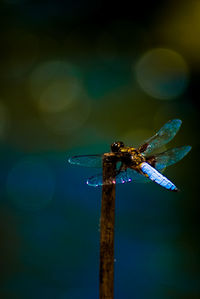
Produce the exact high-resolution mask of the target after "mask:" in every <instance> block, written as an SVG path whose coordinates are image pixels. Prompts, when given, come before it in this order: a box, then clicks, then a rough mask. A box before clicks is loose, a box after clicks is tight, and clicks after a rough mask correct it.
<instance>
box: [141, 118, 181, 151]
mask: <svg viewBox="0 0 200 299" xmlns="http://www.w3.org/2000/svg"><path fill="white" fill-rule="evenodd" d="M181 123H182V121H181V120H180V119H173V120H170V121H168V122H167V123H166V124H165V125H164V126H163V127H162V128H161V129H160V130H159V131H158V132H157V133H156V134H155V135H154V136H152V137H151V138H149V139H148V140H146V141H145V143H144V144H143V145H141V146H140V147H139V151H140V152H142V153H144V154H145V155H149V154H150V153H152V152H153V151H154V150H156V149H157V148H159V147H161V146H163V145H165V144H166V143H168V142H169V141H171V140H172V139H173V138H174V136H175V135H176V133H177V132H178V130H179V128H180V126H181Z"/></svg>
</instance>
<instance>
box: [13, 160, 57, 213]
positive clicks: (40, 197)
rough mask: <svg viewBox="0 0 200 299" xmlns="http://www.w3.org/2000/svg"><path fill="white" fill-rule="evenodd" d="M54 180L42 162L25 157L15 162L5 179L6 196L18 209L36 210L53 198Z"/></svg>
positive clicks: (48, 168)
mask: <svg viewBox="0 0 200 299" xmlns="http://www.w3.org/2000/svg"><path fill="white" fill-rule="evenodd" d="M54 187H55V180H54V176H53V173H52V171H51V169H50V167H49V166H48V164H47V163H45V162H44V161H43V160H41V159H38V158H36V157H26V158H24V159H22V160H20V161H19V162H17V163H16V164H15V165H14V167H13V168H12V169H11V171H10V173H9V174H8V177H7V194H8V197H9V199H10V200H11V201H12V202H13V203H14V204H15V205H16V206H18V207H19V208H22V209H26V210H38V209H40V208H42V207H44V206H46V205H47V204H48V203H49V202H50V201H51V200H52V197H53V194H54V189H55V188H54Z"/></svg>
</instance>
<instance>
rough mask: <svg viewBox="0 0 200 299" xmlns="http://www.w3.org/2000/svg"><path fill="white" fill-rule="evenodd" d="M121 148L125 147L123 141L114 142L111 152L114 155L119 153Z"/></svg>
mask: <svg viewBox="0 0 200 299" xmlns="http://www.w3.org/2000/svg"><path fill="white" fill-rule="evenodd" d="M121 147H124V143H123V142H122V141H118V142H114V143H112V144H111V151H112V152H113V153H117V152H118V151H119V149H120V148H121Z"/></svg>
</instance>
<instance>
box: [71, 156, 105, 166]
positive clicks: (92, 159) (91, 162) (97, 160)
mask: <svg viewBox="0 0 200 299" xmlns="http://www.w3.org/2000/svg"><path fill="white" fill-rule="evenodd" d="M102 158H103V155H80V156H73V157H71V158H69V159H68V162H69V163H70V164H75V165H79V166H85V167H102Z"/></svg>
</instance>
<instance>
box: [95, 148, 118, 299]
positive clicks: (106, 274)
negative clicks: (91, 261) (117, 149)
mask: <svg viewBox="0 0 200 299" xmlns="http://www.w3.org/2000/svg"><path fill="white" fill-rule="evenodd" d="M115 175H116V162H115V161H114V159H113V156H112V154H104V158H103V182H104V183H105V184H103V187H102V202H101V221H100V271H99V294H100V296H99V298H100V299H113V298H114V224H115ZM109 178H113V183H111V184H106V181H108V179H109Z"/></svg>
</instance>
